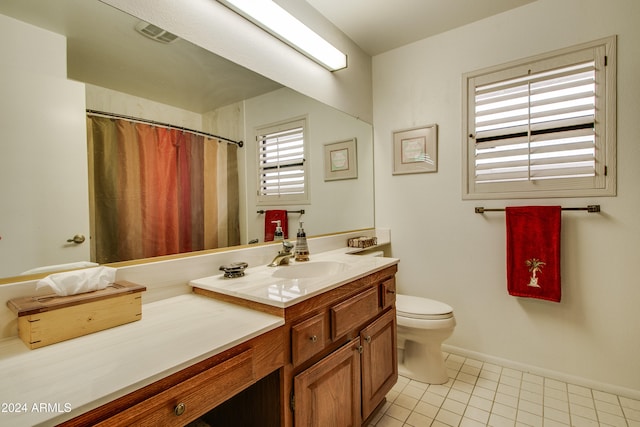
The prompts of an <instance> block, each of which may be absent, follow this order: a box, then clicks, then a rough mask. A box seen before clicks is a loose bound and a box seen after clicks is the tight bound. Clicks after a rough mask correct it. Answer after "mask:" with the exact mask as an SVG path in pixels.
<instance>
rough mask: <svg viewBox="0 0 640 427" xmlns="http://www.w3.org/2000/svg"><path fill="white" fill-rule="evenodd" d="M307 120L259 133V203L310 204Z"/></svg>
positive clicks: (273, 127) (295, 121)
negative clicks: (306, 151)
mask: <svg viewBox="0 0 640 427" xmlns="http://www.w3.org/2000/svg"><path fill="white" fill-rule="evenodd" d="M305 131H306V121H305V119H300V120H294V121H289V122H282V123H278V124H273V125H268V126H264V127H261V128H259V129H257V131H256V134H257V141H258V165H257V167H258V172H259V174H258V175H259V178H258V179H259V185H258V188H259V189H258V202H262V203H282V202H297V203H300V202H305V201H306V200H307V178H306V175H307V174H306V162H305V157H306V156H305V133H306V132H305Z"/></svg>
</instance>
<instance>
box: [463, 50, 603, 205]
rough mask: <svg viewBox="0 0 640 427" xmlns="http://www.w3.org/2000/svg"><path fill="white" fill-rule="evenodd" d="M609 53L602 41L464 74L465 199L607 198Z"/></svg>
mask: <svg viewBox="0 0 640 427" xmlns="http://www.w3.org/2000/svg"><path fill="white" fill-rule="evenodd" d="M607 52H609V54H608V53H607ZM611 52H612V48H611V47H609V48H608V47H607V46H606V45H603V42H602V41H601V42H600V44H595V45H590V46H587V47H585V46H582V47H580V48H579V49H576V50H572V51H569V52H565V53H563V54H562V55H559V54H557V53H554V54H552V55H549V57H547V58H539V59H537V60H536V61H529V62H524V63H521V64H515V65H512V66H509V67H506V68H501V69H498V70H492V71H491V72H488V73H478V74H477V75H473V74H472V73H471V74H468V75H467V76H466V77H467V94H466V95H467V102H468V106H467V118H466V120H465V122H466V125H467V126H466V132H465V134H466V135H467V137H468V138H467V142H466V153H465V154H466V155H467V159H466V160H467V161H466V164H465V166H466V167H467V168H468V169H467V171H466V172H467V173H466V183H465V185H466V189H467V191H466V196H467V197H466V198H501V197H538V196H541V197H553V196H564V197H566V196H572V195H574V196H584V195H609V194H606V193H607V191H609V192H610V190H611V187H612V184H613V183H615V180H613V179H612V180H611V181H612V182H607V175H608V173H610V172H611V170H608V169H610V168H607V166H608V165H609V166H611V165H615V156H614V155H613V154H615V128H613V129H612V128H611V126H612V125H614V124H615V95H614V96H613V98H612V95H611V93H610V92H611V91H612V90H613V91H615V80H614V81H613V83H612V82H611V81H610V80H607V78H606V77H607V74H612V73H615V70H613V72H612V71H611V70H610V69H609V68H610V67H611V66H612V65H611V63H610V62H611V60H612V58H611V55H610V53H611ZM613 52H615V51H613ZM607 62H609V63H607ZM614 77H615V75H614ZM614 94H615V92H614ZM612 99H613V100H614V101H613V105H610V104H611V100H612ZM612 113H613V115H612ZM607 123H609V125H607ZM608 145H609V146H608ZM611 145H612V146H613V151H612V148H611ZM594 190H595V191H594ZM603 190H605V191H603ZM613 191H615V187H614V188H613ZM597 193H600V194H597Z"/></svg>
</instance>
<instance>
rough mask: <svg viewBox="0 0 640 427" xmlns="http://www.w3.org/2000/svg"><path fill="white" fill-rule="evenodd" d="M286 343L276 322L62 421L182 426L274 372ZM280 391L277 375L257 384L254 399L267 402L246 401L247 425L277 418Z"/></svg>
mask: <svg viewBox="0 0 640 427" xmlns="http://www.w3.org/2000/svg"><path fill="white" fill-rule="evenodd" d="M284 343H285V340H284V327H279V328H277V329H274V330H272V331H270V332H267V333H264V334H262V335H260V336H258V337H256V338H253V339H251V340H249V341H247V342H245V343H243V344H241V345H239V346H236V347H234V348H232V349H230V350H227V351H225V352H223V353H220V354H218V355H215V356H212V357H210V358H208V359H206V360H204V361H202V362H199V363H196V364H194V365H192V366H190V367H188V368H186V369H183V370H181V371H179V372H177V373H175V374H173V375H169V376H167V377H166V378H163V379H161V380H159V381H157V382H155V383H152V384H150V385H148V386H146V387H143V388H141V389H139V390H136V391H134V392H132V393H130V394H128V395H126V396H123V397H121V398H119V399H116V400H114V401H112V402H109V403H107V404H105V405H103V406H100V407H98V408H96V409H94V410H92V411H89V412H87V413H85V414H82V415H80V416H78V417H76V418H73V419H71V420H69V421H67V422H65V423H63V424H61V425H62V426H87V425H95V426H109V427H112V426H184V425H186V424H187V423H189V422H191V421H193V420H195V419H197V418H199V417H200V416H202V415H204V414H206V413H207V412H209V411H210V410H211V409H213V408H215V407H217V406H218V405H220V404H222V403H223V402H225V401H227V400H229V399H230V398H232V397H234V396H235V395H237V394H238V393H240V392H241V391H243V390H245V391H246V390H247V389H248V388H250V387H251V386H253V385H254V384H256V383H257V382H258V381H259V380H261V379H263V378H267V377H268V376H270V375H271V374H275V375H276V377H277V376H278V369H279V368H281V367H282V366H283V364H284V361H285V345H284ZM176 345H179V343H177V344H176ZM270 383H274V381H270ZM278 391H279V381H277V380H276V381H275V385H274V386H270V388H268V389H265V388H264V387H262V388H261V392H260V393H259V394H260V396H261V399H263V400H262V401H260V402H257V400H258V399H253V400H254V401H256V402H257V403H256V404H259V405H261V406H262V407H264V408H267V409H266V410H264V411H260V410H259V408H258V410H255V408H252V407H250V406H248V405H246V404H245V411H247V412H248V413H250V414H252V415H254V416H255V419H253V420H250V421H248V422H249V423H250V425H264V426H269V425H273V426H276V425H280V424H281V421H280V416H279V415H280V414H279V413H278V411H277V410H275V411H274V408H278V407H280V406H282V402H281V401H280V399H279V393H278ZM265 418H270V420H269V421H267V420H265Z"/></svg>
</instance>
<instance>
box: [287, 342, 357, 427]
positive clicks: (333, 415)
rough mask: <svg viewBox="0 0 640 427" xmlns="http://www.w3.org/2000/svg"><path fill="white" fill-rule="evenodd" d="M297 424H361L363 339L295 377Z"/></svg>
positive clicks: (349, 426)
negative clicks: (361, 349) (361, 354)
mask: <svg viewBox="0 0 640 427" xmlns="http://www.w3.org/2000/svg"><path fill="white" fill-rule="evenodd" d="M293 390H294V425H295V426H296V427H327V426H340V427H356V426H360V423H361V414H360V338H359V337H356V338H354V339H353V340H351V341H350V342H349V343H347V344H345V345H344V346H342V347H340V348H339V349H338V350H336V351H334V352H333V353H331V354H330V355H329V356H327V357H325V358H324V359H322V360H321V361H320V362H318V363H316V364H315V365H313V366H311V367H310V368H308V369H306V370H304V371H302V372H301V373H300V374H298V375H296V376H295V377H294V382H293Z"/></svg>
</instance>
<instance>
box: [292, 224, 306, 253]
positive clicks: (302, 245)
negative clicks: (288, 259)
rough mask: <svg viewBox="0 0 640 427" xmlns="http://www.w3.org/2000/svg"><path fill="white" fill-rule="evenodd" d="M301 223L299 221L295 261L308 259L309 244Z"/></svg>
mask: <svg viewBox="0 0 640 427" xmlns="http://www.w3.org/2000/svg"><path fill="white" fill-rule="evenodd" d="M302 224H303V223H302V221H300V228H298V238H297V240H296V249H295V252H294V259H295V260H296V261H309V246H308V245H307V235H306V233H305V232H304V228H302Z"/></svg>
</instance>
